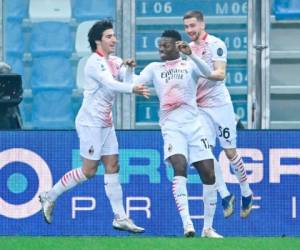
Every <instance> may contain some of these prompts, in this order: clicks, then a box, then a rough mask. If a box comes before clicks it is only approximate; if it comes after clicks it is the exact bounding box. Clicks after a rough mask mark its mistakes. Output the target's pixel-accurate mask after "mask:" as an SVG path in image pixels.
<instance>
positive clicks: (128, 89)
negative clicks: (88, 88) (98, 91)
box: [102, 77, 134, 93]
mask: <svg viewBox="0 0 300 250" xmlns="http://www.w3.org/2000/svg"><path fill="white" fill-rule="evenodd" d="M102 84H103V85H105V86H106V87H107V88H109V89H111V90H113V91H116V92H121V93H132V89H133V86H134V85H133V84H132V83H127V82H119V81H117V80H115V79H113V78H109V77H107V78H105V79H102Z"/></svg>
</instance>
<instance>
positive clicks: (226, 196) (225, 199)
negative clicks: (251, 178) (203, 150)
mask: <svg viewBox="0 0 300 250" xmlns="http://www.w3.org/2000/svg"><path fill="white" fill-rule="evenodd" d="M212 150H213V149H212ZM214 169H215V176H216V188H217V190H218V192H219V194H220V196H221V198H222V207H223V215H224V217H225V218H229V217H230V216H231V215H232V214H233V212H234V201H235V197H234V195H233V194H231V193H230V192H229V190H228V188H227V185H226V183H225V181H224V177H223V173H222V170H221V166H220V163H219V162H218V161H217V160H216V158H215V157H214Z"/></svg>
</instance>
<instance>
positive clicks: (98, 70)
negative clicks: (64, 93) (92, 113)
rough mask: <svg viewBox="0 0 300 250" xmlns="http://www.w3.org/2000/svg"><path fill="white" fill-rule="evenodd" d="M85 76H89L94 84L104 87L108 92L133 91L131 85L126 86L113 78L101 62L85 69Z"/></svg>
mask: <svg viewBox="0 0 300 250" xmlns="http://www.w3.org/2000/svg"><path fill="white" fill-rule="evenodd" d="M87 74H88V75H90V77H91V78H93V79H94V80H95V81H96V82H98V83H99V84H102V85H104V86H105V87H107V88H108V89H110V90H113V91H117V92H123V93H131V92H132V90H133V84H132V83H131V84H128V83H127V84H126V83H125V82H120V81H117V80H115V79H114V78H113V76H112V74H111V72H110V71H109V70H108V69H107V68H106V66H105V65H104V64H103V63H102V62H98V64H97V65H89V67H88V68H87Z"/></svg>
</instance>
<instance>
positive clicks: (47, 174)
mask: <svg viewBox="0 0 300 250" xmlns="http://www.w3.org/2000/svg"><path fill="white" fill-rule="evenodd" d="M117 135H118V139H119V147H120V166H121V173H120V175H121V182H122V186H123V192H124V205H125V207H126V211H127V213H128V214H129V216H130V217H131V218H132V219H133V220H134V221H135V222H136V223H137V224H138V225H140V226H143V227H145V229H146V232H145V233H144V235H145V236H150V235H152V236H172V235H175V236H182V235H183V230H182V226H181V220H180V217H179V214H178V211H177V209H176V205H175V202H174V199H173V195H172V190H171V185H172V182H171V181H172V175H173V173H172V169H171V168H170V167H167V166H165V164H164V162H163V142H162V138H161V134H160V131H118V132H117ZM238 145H239V148H238V151H239V153H240V154H241V156H242V157H243V160H244V161H245V164H246V168H247V173H248V180H249V182H250V184H251V187H252V189H253V191H254V209H253V212H252V213H251V215H250V216H249V218H247V219H241V218H240V216H239V212H240V202H239V200H240V189H239V184H238V183H237V181H236V179H235V176H234V175H233V174H232V172H231V171H230V166H229V162H228V160H227V159H226V157H225V154H224V152H223V151H222V150H221V149H220V148H216V152H215V153H216V156H217V158H218V159H219V161H220V163H221V166H222V169H223V173H224V178H225V180H226V182H227V183H228V188H229V189H230V191H231V192H232V193H233V194H234V195H235V196H236V198H237V202H236V204H235V213H234V214H233V216H232V217H230V218H229V219H224V218H223V214H222V207H221V203H220V198H219V200H218V206H217V211H216V216H215V220H214V227H215V229H216V230H217V231H218V232H219V233H221V234H223V235H224V236H225V237H226V236H282V235H287V236H300V223H299V220H300V218H299V217H300V188H299V186H300V185H299V184H300V179H299V175H300V131H241V132H239V140H238ZM80 166H81V159H80V156H79V149H78V139H77V136H76V133H75V132H74V131H17V132H1V133H0V225H1V226H0V235H111V236H114V235H118V236H122V235H127V233H126V232H119V231H115V230H114V229H113V228H112V225H111V224H112V219H113V215H112V211H111V208H110V205H109V202H108V200H107V198H106V196H105V191H104V186H103V167H100V168H99V171H98V173H97V176H96V177H95V178H93V179H91V180H90V181H87V182H85V183H83V184H80V185H79V186H77V187H76V188H74V189H72V190H70V191H68V192H66V193H64V194H63V195H62V196H61V197H60V198H59V199H58V200H57V202H56V205H55V209H54V217H53V222H52V224H51V225H48V224H46V223H45V222H44V221H43V218H42V215H41V212H40V204H39V202H38V194H39V193H40V192H41V191H44V190H48V189H49V188H50V187H51V186H52V185H53V184H54V183H55V182H57V181H58V180H59V179H60V177H61V176H62V175H63V174H64V173H65V172H67V171H69V170H70V169H72V168H77V167H80ZM188 192H189V205H190V211H191V215H192V218H193V222H194V225H195V228H196V231H197V233H198V235H199V234H200V233H201V229H202V226H203V202H202V184H201V182H200V180H199V177H198V175H197V174H196V171H194V170H193V169H192V168H191V169H190V170H189V184H188Z"/></svg>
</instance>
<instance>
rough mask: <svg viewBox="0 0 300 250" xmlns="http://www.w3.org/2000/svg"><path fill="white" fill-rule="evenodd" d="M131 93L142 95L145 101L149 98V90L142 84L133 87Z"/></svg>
mask: <svg viewBox="0 0 300 250" xmlns="http://www.w3.org/2000/svg"><path fill="white" fill-rule="evenodd" d="M132 92H133V93H135V94H137V95H142V96H144V97H145V98H147V99H149V96H150V90H149V88H148V87H146V86H145V85H144V84H137V85H134V87H133V90H132Z"/></svg>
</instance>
